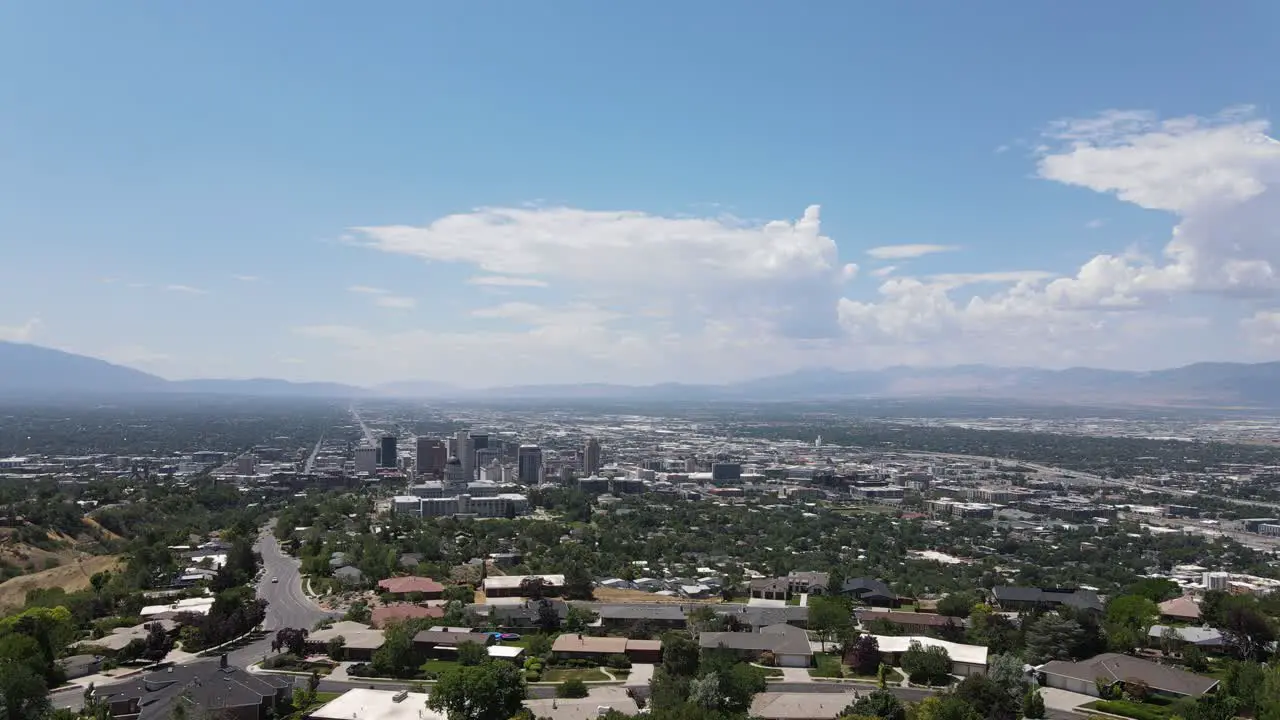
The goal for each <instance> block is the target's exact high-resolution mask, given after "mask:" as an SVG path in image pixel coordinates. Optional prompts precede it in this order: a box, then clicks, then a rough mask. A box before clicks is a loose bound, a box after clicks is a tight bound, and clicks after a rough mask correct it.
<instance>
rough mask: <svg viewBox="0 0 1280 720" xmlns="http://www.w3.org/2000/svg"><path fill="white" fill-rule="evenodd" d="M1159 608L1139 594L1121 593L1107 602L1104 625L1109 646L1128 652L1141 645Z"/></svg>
mask: <svg viewBox="0 0 1280 720" xmlns="http://www.w3.org/2000/svg"><path fill="white" fill-rule="evenodd" d="M1159 615H1160V609H1159V608H1157V607H1156V604H1155V603H1154V602H1152V601H1151V600H1150V599H1148V598H1145V597H1143V596H1141V595H1121V596H1119V597H1116V598H1112V600H1111V602H1109V603H1107V611H1106V616H1105V617H1106V620H1105V623H1104V627H1105V628H1106V631H1107V636H1108V638H1109V639H1110V644H1111V646H1112V647H1113V648H1114V649H1116V650H1120V651H1122V652H1129V651H1131V650H1133V649H1134V648H1136V647H1138V646H1140V645H1142V643H1143V640H1144V639H1145V638H1146V636H1147V631H1148V630H1150V629H1151V626H1152V625H1153V624H1154V623H1155V621H1156V618H1157V617H1159Z"/></svg>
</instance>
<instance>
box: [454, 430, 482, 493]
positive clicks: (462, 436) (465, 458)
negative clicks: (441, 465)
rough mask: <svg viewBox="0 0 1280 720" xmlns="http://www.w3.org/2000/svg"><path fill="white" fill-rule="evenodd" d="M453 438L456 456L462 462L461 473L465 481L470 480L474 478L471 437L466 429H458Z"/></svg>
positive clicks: (473, 454)
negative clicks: (456, 447) (456, 451)
mask: <svg viewBox="0 0 1280 720" xmlns="http://www.w3.org/2000/svg"><path fill="white" fill-rule="evenodd" d="M486 437H487V436H486ZM454 440H455V442H456V443H457V445H458V454H457V458H458V462H459V463H461V464H462V475H463V477H465V478H466V479H467V482H471V481H473V480H475V479H476V448H475V446H474V445H472V444H471V437H470V435H468V434H467V431H466V430H459V431H458V434H457V435H455V436H454Z"/></svg>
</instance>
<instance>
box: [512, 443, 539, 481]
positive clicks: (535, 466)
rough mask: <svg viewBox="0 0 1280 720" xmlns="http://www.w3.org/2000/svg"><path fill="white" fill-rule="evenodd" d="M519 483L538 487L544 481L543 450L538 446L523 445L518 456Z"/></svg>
mask: <svg viewBox="0 0 1280 720" xmlns="http://www.w3.org/2000/svg"><path fill="white" fill-rule="evenodd" d="M516 465H517V467H518V468H519V475H518V478H519V482H520V483H521V484H523V485H537V484H538V483H539V482H540V481H541V480H542V448H540V447H538V446H537V445H521V446H520V451H519V452H518V453H517V454H516Z"/></svg>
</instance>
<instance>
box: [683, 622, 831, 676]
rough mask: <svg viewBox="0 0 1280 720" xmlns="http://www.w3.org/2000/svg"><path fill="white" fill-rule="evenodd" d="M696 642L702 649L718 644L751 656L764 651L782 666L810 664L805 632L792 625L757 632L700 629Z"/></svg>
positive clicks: (811, 656) (769, 627)
mask: <svg viewBox="0 0 1280 720" xmlns="http://www.w3.org/2000/svg"><path fill="white" fill-rule="evenodd" d="M698 644H699V645H700V646H701V647H702V649H703V650H711V649H716V648H722V649H725V650H730V651H733V652H734V653H736V654H738V655H739V656H741V657H743V658H745V659H751V660H754V659H756V658H759V657H760V655H761V654H763V653H764V652H766V651H767V652H770V653H773V657H774V663H776V664H777V665H779V666H782V667H809V666H810V665H812V664H813V650H812V649H811V648H810V646H809V634H808V633H807V632H805V631H804V630H801V629H800V628H798V627H795V626H793V625H770V626H768V627H765V628H761V629H760V631H759V632H704V633H699V635H698Z"/></svg>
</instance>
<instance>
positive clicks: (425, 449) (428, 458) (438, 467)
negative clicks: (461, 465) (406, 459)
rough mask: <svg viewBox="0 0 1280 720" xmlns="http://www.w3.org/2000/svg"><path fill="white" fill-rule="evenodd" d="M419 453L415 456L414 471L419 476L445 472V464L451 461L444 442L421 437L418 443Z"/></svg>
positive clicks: (417, 449)
mask: <svg viewBox="0 0 1280 720" xmlns="http://www.w3.org/2000/svg"><path fill="white" fill-rule="evenodd" d="M416 444H417V447H416V448H414V449H415V450H416V451H417V452H416V453H415V456H414V469H416V470H417V471H418V473H419V474H422V473H433V474H434V473H439V472H444V464H445V463H446V462H448V461H449V451H448V449H447V448H445V446H444V441H443V440H437V439H436V438H429V437H419V438H418V439H417V441H416Z"/></svg>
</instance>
